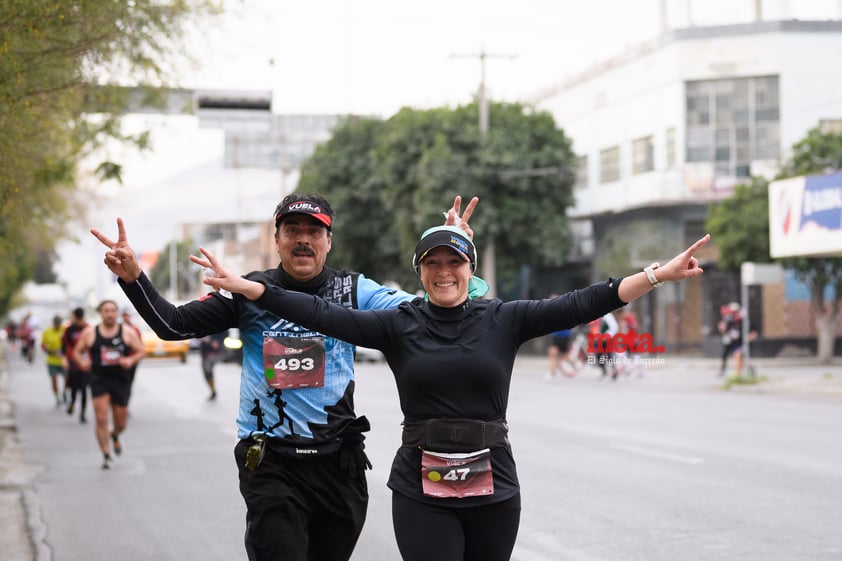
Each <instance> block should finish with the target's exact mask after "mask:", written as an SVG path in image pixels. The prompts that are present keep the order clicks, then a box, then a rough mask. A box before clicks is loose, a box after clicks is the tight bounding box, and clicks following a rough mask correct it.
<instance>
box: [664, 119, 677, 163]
mask: <svg viewBox="0 0 842 561" xmlns="http://www.w3.org/2000/svg"><path fill="white" fill-rule="evenodd" d="M666 137H667V169H672V168H674V167H675V129H674V128H670V129H667V134H666Z"/></svg>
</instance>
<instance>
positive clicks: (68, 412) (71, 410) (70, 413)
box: [67, 402, 73, 415]
mask: <svg viewBox="0 0 842 561" xmlns="http://www.w3.org/2000/svg"><path fill="white" fill-rule="evenodd" d="M67 414H68V415H72V414H73V403H72V402H71V404H70V405H68V406H67Z"/></svg>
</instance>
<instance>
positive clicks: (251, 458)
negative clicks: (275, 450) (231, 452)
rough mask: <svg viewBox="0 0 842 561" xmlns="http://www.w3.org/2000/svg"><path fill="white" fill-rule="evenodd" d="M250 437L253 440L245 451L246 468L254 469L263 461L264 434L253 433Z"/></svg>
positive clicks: (264, 449) (264, 448)
mask: <svg viewBox="0 0 842 561" xmlns="http://www.w3.org/2000/svg"><path fill="white" fill-rule="evenodd" d="M251 439H252V440H254V444H252V445H251V446H249V449H248V451H247V452H246V469H248V470H249V471H254V470H256V469H257V466H259V465H260V462H262V461H263V453H264V452H266V435H265V434H254V435H252V437H251Z"/></svg>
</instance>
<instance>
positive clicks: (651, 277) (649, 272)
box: [643, 263, 664, 288]
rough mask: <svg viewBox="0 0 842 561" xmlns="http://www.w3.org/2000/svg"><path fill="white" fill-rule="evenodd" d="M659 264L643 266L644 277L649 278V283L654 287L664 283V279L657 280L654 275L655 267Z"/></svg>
mask: <svg viewBox="0 0 842 561" xmlns="http://www.w3.org/2000/svg"><path fill="white" fill-rule="evenodd" d="M660 266H661V264H660V263H652V264H651V265H649V266H648V267H644V268H643V272H644V273H646V278H647V279H648V280H649V284H651V285H652V286H653V287H655V288H657V287H659V286H661V285H662V284H664V281H659V280H658V277H656V276H655V269H657V268H658V267H660Z"/></svg>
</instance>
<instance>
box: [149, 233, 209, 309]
mask: <svg viewBox="0 0 842 561" xmlns="http://www.w3.org/2000/svg"><path fill="white" fill-rule="evenodd" d="M172 247H173V243H172V242H170V243H169V244H167V247H165V248H164V250H163V251H162V252H161V254H160V255H159V256H158V260H157V261H156V262H155V265H154V266H153V267H152V270H151V271H149V279H150V280H151V281H152V284H154V285H155V286H160V287H167V288H169V287H170V286H171V285H170V251H171V249H172ZM195 247H196V246H195V245H194V244H193V240H190V239H188V240H184V241H180V242H177V243H176V244H175V272H176V292H177V294H174V295H171V298H172V299H173V300H181V299H184V298H186V297H187V295H190V296H191V297H192V295H194V294H195V293H196V291H197V290H198V289H199V287H200V285H201V281H200V278H199V273H198V272H197V271H196V267H195V266H194V265H193V264H192V262H191V261H190V254H191V251H192V250H193V249H194V248H195Z"/></svg>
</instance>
